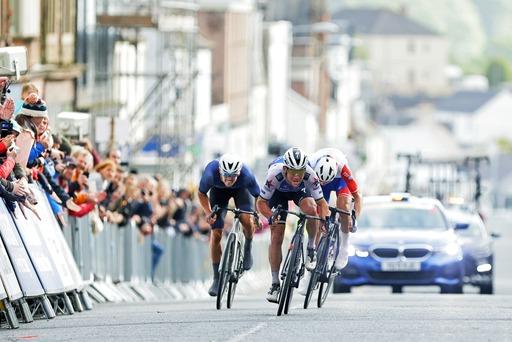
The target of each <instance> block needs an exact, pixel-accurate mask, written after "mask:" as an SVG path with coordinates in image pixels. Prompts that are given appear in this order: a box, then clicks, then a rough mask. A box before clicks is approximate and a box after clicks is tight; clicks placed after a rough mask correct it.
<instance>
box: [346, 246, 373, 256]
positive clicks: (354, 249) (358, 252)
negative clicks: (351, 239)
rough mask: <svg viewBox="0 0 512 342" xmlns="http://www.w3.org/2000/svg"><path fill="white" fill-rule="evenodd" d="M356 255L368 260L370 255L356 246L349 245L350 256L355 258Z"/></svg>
mask: <svg viewBox="0 0 512 342" xmlns="http://www.w3.org/2000/svg"><path fill="white" fill-rule="evenodd" d="M354 255H357V256H358V257H360V258H366V257H367V256H368V255H369V253H368V251H365V250H363V249H360V248H357V247H355V246H354V245H349V246H348V256H354Z"/></svg>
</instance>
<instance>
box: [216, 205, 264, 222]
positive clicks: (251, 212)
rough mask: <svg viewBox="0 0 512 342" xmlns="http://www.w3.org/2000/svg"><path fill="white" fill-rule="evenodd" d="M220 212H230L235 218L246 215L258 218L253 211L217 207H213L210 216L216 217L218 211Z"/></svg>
mask: <svg viewBox="0 0 512 342" xmlns="http://www.w3.org/2000/svg"><path fill="white" fill-rule="evenodd" d="M221 210H227V211H231V212H232V213H233V214H235V216H238V215H240V214H248V215H252V216H254V218H256V219H259V218H260V217H259V215H258V213H257V212H255V211H246V210H242V209H238V208H221V207H219V206H218V205H215V206H214V207H213V208H212V215H217V214H218V213H219V211H221Z"/></svg>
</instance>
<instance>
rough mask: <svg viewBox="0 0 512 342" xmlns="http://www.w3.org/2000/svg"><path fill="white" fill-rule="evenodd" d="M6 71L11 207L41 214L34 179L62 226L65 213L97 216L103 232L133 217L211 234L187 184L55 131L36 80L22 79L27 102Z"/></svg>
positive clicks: (3, 114) (0, 187) (1, 111)
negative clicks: (11, 90)
mask: <svg viewBox="0 0 512 342" xmlns="http://www.w3.org/2000/svg"><path fill="white" fill-rule="evenodd" d="M7 85H8V80H7V79H5V78H0V91H2V94H4V96H2V101H1V102H2V103H1V104H0V125H1V137H0V196H1V197H3V199H4V202H5V203H6V206H7V208H8V210H10V211H12V212H13V213H16V212H17V209H16V208H17V207H19V209H20V211H21V213H22V214H23V215H26V210H30V211H32V212H33V213H34V214H35V215H36V216H37V217H38V216H39V214H38V210H40V209H39V208H38V207H36V204H37V200H36V199H35V196H34V194H33V193H32V191H31V189H30V187H29V186H28V185H29V184H31V183H37V184H39V186H40V187H41V188H42V189H43V190H44V192H45V194H46V196H47V198H48V201H49V203H50V205H51V208H52V210H53V212H54V214H55V215H56V217H57V218H58V221H59V224H60V225H61V227H62V228H63V229H65V227H66V215H65V212H67V213H68V215H70V216H74V217H82V216H85V215H91V217H92V229H93V232H94V233H98V232H100V231H101V230H102V229H103V224H104V223H105V222H110V223H114V224H118V225H119V226H120V227H123V226H125V225H127V224H129V223H130V221H131V222H133V223H134V224H135V225H136V226H137V227H138V229H139V231H140V233H141V235H150V234H152V233H153V232H154V231H155V229H165V230H166V231H167V232H168V233H169V234H182V235H184V236H187V237H195V238H198V239H201V240H207V239H208V234H209V229H210V227H209V225H208V223H207V221H206V217H205V215H204V213H203V211H202V210H201V208H200V207H199V206H198V204H197V203H196V202H195V200H194V196H193V192H191V191H189V190H187V189H179V190H173V189H172V188H171V186H170V184H169V182H168V181H167V180H166V179H164V178H162V177H161V176H159V175H154V176H149V175H139V174H138V173H137V172H136V170H129V169H128V168H127V166H125V165H123V163H121V153H120V151H119V150H118V149H115V148H114V149H112V150H110V151H109V152H108V153H107V155H106V156H104V158H102V156H101V155H100V154H99V153H98V151H97V150H96V149H95V148H94V146H93V145H92V144H91V142H90V141H88V140H81V141H74V140H72V139H67V138H66V137H64V136H63V135H61V134H59V133H57V132H53V131H52V130H51V124H52V123H51V122H49V117H48V110H47V104H46V102H45V101H44V99H42V98H41V96H40V93H39V91H38V89H37V88H36V87H35V86H34V85H33V84H31V83H27V84H24V85H23V88H22V94H21V99H19V100H17V101H18V102H20V103H21V107H20V108H19V110H16V101H15V100H14V99H12V98H10V97H7V96H5V94H6V87H7Z"/></svg>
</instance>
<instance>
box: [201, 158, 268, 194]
mask: <svg viewBox="0 0 512 342" xmlns="http://www.w3.org/2000/svg"><path fill="white" fill-rule="evenodd" d="M211 188H217V189H230V190H233V189H242V188H245V189H247V190H249V192H250V194H251V195H252V196H254V197H258V196H259V195H260V186H259V185H258V182H257V181H256V178H255V177H254V174H253V173H252V172H251V170H250V169H249V168H248V167H247V166H245V165H244V166H243V167H242V170H241V171H240V175H239V176H238V178H237V180H236V182H235V184H233V186H230V187H227V186H226V185H225V184H224V183H223V182H222V180H221V179H220V172H219V161H218V160H212V161H211V162H209V163H208V165H206V167H205V169H204V172H203V175H202V177H201V181H200V182H199V191H200V192H202V193H203V194H206V193H208V191H210V189H211Z"/></svg>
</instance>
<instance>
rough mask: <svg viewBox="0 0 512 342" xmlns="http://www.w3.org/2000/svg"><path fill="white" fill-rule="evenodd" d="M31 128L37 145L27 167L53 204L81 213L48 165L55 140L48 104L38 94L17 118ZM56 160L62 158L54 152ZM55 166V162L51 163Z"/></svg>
mask: <svg viewBox="0 0 512 342" xmlns="http://www.w3.org/2000/svg"><path fill="white" fill-rule="evenodd" d="M16 119H17V120H19V121H23V122H25V123H26V124H27V125H29V126H30V124H29V123H32V124H33V126H34V127H35V129H36V131H35V138H36V139H35V144H34V146H33V147H32V149H31V151H30V155H29V158H28V163H27V166H29V167H33V168H34V170H35V171H34V172H33V176H34V178H35V179H37V180H38V181H39V183H40V184H41V186H42V187H43V189H44V190H45V191H46V193H47V195H48V198H49V199H50V196H53V197H52V198H53V200H50V203H51V204H55V203H58V204H63V205H65V206H66V207H67V208H68V209H69V210H72V211H79V210H80V207H78V206H77V205H76V204H75V203H74V202H73V200H72V198H71V197H70V196H69V195H68V194H67V193H66V192H65V191H64V190H63V189H62V188H61V187H60V186H59V185H58V184H57V183H56V182H55V181H54V179H53V174H52V172H51V170H50V169H49V167H48V165H47V160H52V159H51V156H52V147H53V140H52V136H51V132H50V129H49V125H48V112H47V107H46V103H45V102H44V101H43V100H42V99H40V98H38V97H37V94H35V93H31V94H30V95H29V96H28V97H27V99H26V101H25V102H24V103H23V106H22V109H21V113H20V114H19V115H18V116H17V118H16ZM32 130H33V128H32ZM53 156H54V157H55V158H58V157H59V156H60V153H59V152H58V151H55V152H54V155H53ZM51 164H52V165H53V162H52V163H51Z"/></svg>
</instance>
